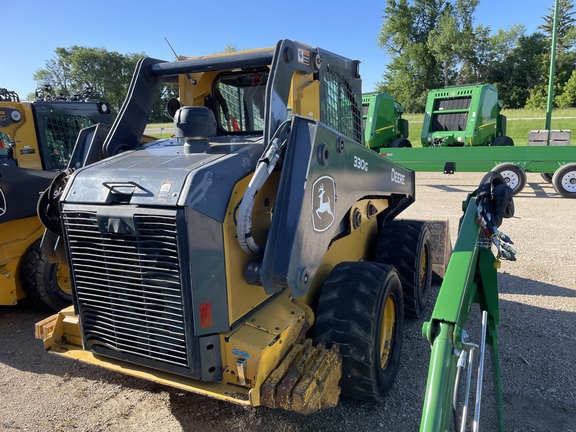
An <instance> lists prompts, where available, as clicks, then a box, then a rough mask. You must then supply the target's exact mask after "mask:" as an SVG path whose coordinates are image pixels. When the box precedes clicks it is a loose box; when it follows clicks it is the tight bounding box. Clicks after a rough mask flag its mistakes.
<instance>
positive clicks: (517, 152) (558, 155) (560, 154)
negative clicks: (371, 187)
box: [380, 146, 576, 173]
mask: <svg viewBox="0 0 576 432" xmlns="http://www.w3.org/2000/svg"><path fill="white" fill-rule="evenodd" d="M380 155H382V156H385V157H387V158H388V159H390V160H392V161H393V162H396V163H398V164H400V165H403V166H405V167H406V168H410V169H412V170H414V171H436V172H447V173H451V172H450V171H452V172H457V171H461V172H487V171H490V170H491V169H492V168H494V167H495V166H496V165H499V164H501V163H505V162H510V163H513V164H516V165H518V166H519V167H520V168H522V169H523V170H524V171H526V172H536V173H539V172H550V173H552V172H554V171H556V170H557V169H558V168H559V167H561V166H562V165H564V164H566V163H569V162H576V146H503V147H493V146H490V147H484V146H480V147H422V148H395V149H382V150H381V151H380ZM447 167H451V169H450V168H447Z"/></svg>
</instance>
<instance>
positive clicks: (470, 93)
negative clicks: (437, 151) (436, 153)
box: [421, 84, 514, 147]
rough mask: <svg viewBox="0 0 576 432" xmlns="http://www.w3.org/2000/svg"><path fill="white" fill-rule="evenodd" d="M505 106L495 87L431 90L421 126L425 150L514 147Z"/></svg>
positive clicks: (475, 86) (469, 86)
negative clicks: (503, 111) (507, 133)
mask: <svg viewBox="0 0 576 432" xmlns="http://www.w3.org/2000/svg"><path fill="white" fill-rule="evenodd" d="M501 108H502V102H501V101H499V100H498V90H497V89H496V87H494V86H493V85H492V84H478V85H468V86H462V87H449V88H443V89H438V90H432V91H430V93H428V99H427V102H426V112H425V114H424V123H423V125H422V135H421V140H422V147H448V146H457V147H462V146H486V145H492V146H511V145H514V142H513V141H512V139H511V138H510V137H508V136H506V117H505V116H503V115H502V114H500V110H501Z"/></svg>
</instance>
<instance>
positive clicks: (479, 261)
mask: <svg viewBox="0 0 576 432" xmlns="http://www.w3.org/2000/svg"><path fill="white" fill-rule="evenodd" d="M501 184H502V183H501V180H500V178H498V176H496V175H493V174H490V173H489V174H487V175H486V176H485V178H484V179H483V181H482V183H481V185H480V187H479V188H478V190H476V191H475V192H474V193H472V194H470V195H469V196H468V198H467V200H466V201H464V203H463V208H464V215H463V217H462V218H461V220H460V229H459V233H458V239H457V241H456V244H455V246H454V251H453V253H452V257H451V258H450V262H449V264H448V268H447V270H446V274H445V276H444V281H443V283H442V286H441V288H440V292H439V294H438V299H437V301H436V305H435V307H434V311H433V313H432V317H431V320H430V321H428V322H426V323H424V326H423V329H422V333H423V335H424V337H426V338H427V339H428V340H429V342H430V345H431V350H432V351H431V357H430V367H429V371H428V383H427V387H426V394H425V399H424V407H423V413H422V420H421V426H420V430H421V431H448V430H450V424H451V422H452V421H454V422H455V423H456V424H455V425H454V430H464V427H465V418H466V413H467V401H468V394H466V403H464V407H463V409H462V411H463V412H462V413H461V414H460V413H459V412H458V411H459V409H458V402H457V400H458V398H457V397H456V396H455V395H457V394H458V389H459V388H460V387H462V384H459V379H460V372H462V370H463V369H464V367H466V358H467V356H472V355H473V353H474V351H475V349H477V348H480V351H481V354H483V347H484V344H481V345H477V344H472V343H470V342H468V341H467V333H466V331H465V327H466V323H467V321H468V318H469V315H470V310H471V307H472V305H473V304H474V303H477V304H479V306H480V309H481V310H482V312H483V315H484V327H483V329H484V330H483V337H482V339H483V341H484V340H485V342H486V343H487V344H488V345H489V346H490V347H491V354H492V355H491V360H492V370H493V371H494V374H493V375H494V376H493V379H494V389H495V395H496V404H497V407H498V410H497V411H498V427H499V429H500V430H504V423H503V402H502V383H501V378H500V367H499V361H498V337H497V326H498V323H499V304H498V280H497V268H499V267H500V259H509V260H515V251H514V249H513V248H512V247H511V246H510V244H511V243H512V242H511V240H510V239H509V238H508V237H507V236H505V235H504V234H502V233H501V232H500V231H498V225H499V224H500V223H501V220H502V216H503V217H511V216H512V214H513V202H512V198H511V192H508V191H507V190H505V189H503V188H502V187H500V186H501ZM508 189H509V188H508ZM492 246H496V249H497V252H498V253H497V255H496V256H495V255H494V254H493V253H492V251H491V247H492ZM463 353H464V354H463ZM471 366H472V364H471V362H469V364H468V368H470V367H471ZM482 368H483V359H482V355H481V359H480V365H479V370H478V375H479V377H480V378H481V376H482ZM459 370H460V371H459ZM469 376H470V375H469ZM469 384H470V383H469V381H468V385H467V386H466V387H467V392H468V390H469ZM480 401H481V379H479V380H478V384H477V388H476V413H475V420H474V425H473V426H474V430H477V429H476V428H477V427H478V418H477V416H479V412H480ZM460 417H462V418H463V419H464V420H462V419H461V418H460ZM461 426H462V429H461Z"/></svg>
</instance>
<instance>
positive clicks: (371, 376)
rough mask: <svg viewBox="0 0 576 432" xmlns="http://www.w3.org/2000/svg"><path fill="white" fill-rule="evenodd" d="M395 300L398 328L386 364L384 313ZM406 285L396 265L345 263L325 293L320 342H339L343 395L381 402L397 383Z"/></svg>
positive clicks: (320, 314)
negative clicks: (383, 357)
mask: <svg viewBox="0 0 576 432" xmlns="http://www.w3.org/2000/svg"><path fill="white" fill-rule="evenodd" d="M390 296H391V297H392V299H393V300H394V302H395V306H396V311H395V326H394V332H393V337H392V343H391V350H390V354H389V360H388V363H387V365H386V366H385V367H384V368H382V367H381V366H380V336H381V335H380V332H381V317H382V312H383V308H384V305H385V303H386V299H387V298H388V297H390ZM403 318H404V316H403V305H402V287H401V284H400V279H399V277H398V273H397V272H396V270H395V269H394V268H393V267H392V266H387V265H383V264H378V263H373V262H353V263H340V264H338V265H337V266H336V267H334V269H333V270H332V272H331V273H330V275H329V276H328V278H327V280H326V282H325V283H324V287H323V289H322V294H321V296H320V301H319V304H318V310H317V314H316V323H315V327H314V342H315V345H317V344H318V343H324V344H325V345H326V346H327V347H331V346H332V344H336V345H338V346H339V348H340V355H341V356H342V379H341V380H340V387H341V391H342V396H344V397H348V398H352V399H359V400H365V401H370V402H375V401H381V400H382V399H383V397H384V395H385V393H386V392H387V391H388V390H389V389H390V388H391V387H392V384H393V383H394V379H395V377H396V372H397V371H398V366H399V364H400V353H401V351H402V338H403Z"/></svg>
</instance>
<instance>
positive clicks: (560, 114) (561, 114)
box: [148, 108, 576, 147]
mask: <svg viewBox="0 0 576 432" xmlns="http://www.w3.org/2000/svg"><path fill="white" fill-rule="evenodd" d="M502 114H504V115H505V116H506V118H507V126H506V129H507V131H506V135H508V136H509V137H510V138H512V139H513V140H514V145H526V144H527V143H528V133H529V132H530V131H531V130H539V129H544V128H545V125H546V111H545V110H535V109H519V110H503V111H502ZM403 117H404V118H405V119H407V120H408V122H409V125H410V136H409V137H408V139H409V140H410V142H411V143H412V145H413V146H414V147H420V134H421V132H422V122H423V120H424V114H405V115H404V116H403ZM551 126H552V129H561V130H572V129H573V128H574V129H576V108H569V109H557V110H554V111H552V120H551ZM148 128H153V129H160V128H164V131H163V132H162V134H160V133H152V134H150V135H152V136H154V137H156V138H161V137H162V138H167V137H169V136H171V135H172V134H173V133H174V125H173V124H172V123H158V124H149V125H148ZM570 144H572V145H575V144H576V132H574V133H572V139H571V142H570Z"/></svg>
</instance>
